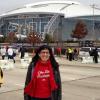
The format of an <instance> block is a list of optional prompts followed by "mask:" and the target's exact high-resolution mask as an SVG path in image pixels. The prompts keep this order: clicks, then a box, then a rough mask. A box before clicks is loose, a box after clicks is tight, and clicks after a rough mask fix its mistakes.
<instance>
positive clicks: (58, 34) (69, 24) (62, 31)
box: [0, 14, 100, 41]
mask: <svg viewBox="0 0 100 100" xmlns="http://www.w3.org/2000/svg"><path fill="white" fill-rule="evenodd" d="M53 16H54V14H19V15H14V16H7V17H2V18H1V19H0V34H3V35H7V34H8V33H9V32H15V33H19V34H23V35H27V34H28V33H30V32H32V31H35V32H36V33H37V34H38V35H39V36H40V37H42V36H43V34H44V32H45V26H46V25H47V24H48V23H49V21H50V20H51V19H52V17H53ZM59 16H60V17H59V18H58V17H57V18H58V20H59V21H58V23H57V24H55V25H58V27H56V28H55V29H56V30H55V31H54V33H53V36H54V38H55V39H56V40H57V41H62V40H63V41H67V40H70V39H73V37H72V36H71V34H72V31H73V30H74V29H75V26H76V24H77V22H78V21H79V20H82V21H83V22H84V23H85V25H86V28H87V31H88V33H87V35H86V36H85V37H84V38H82V39H83V40H91V39H92V40H95V39H96V40H100V16H94V17H93V16H84V17H74V18H64V16H62V15H59ZM55 21H57V20H55ZM53 23H54V21H53Z"/></svg>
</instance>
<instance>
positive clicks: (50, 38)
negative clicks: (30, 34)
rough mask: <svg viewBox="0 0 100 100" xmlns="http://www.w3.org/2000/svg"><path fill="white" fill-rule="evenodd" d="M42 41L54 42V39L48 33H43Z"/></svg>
mask: <svg viewBox="0 0 100 100" xmlns="http://www.w3.org/2000/svg"><path fill="white" fill-rule="evenodd" d="M44 42H47V43H50V42H54V39H53V37H52V36H51V35H50V34H45V38H44Z"/></svg>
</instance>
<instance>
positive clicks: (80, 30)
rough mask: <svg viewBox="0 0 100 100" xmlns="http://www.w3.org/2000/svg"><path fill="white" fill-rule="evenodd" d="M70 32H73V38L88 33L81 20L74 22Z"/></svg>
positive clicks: (80, 37) (81, 36) (79, 37)
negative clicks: (73, 27)
mask: <svg viewBox="0 0 100 100" xmlns="http://www.w3.org/2000/svg"><path fill="white" fill-rule="evenodd" d="M72 33H73V34H72V35H71V36H72V37H73V38H78V39H82V38H84V37H85V36H86V35H87V34H88V30H87V27H86V24H85V23H84V22H83V21H81V20H79V21H78V22H77V23H76V26H75V29H74V30H73V31H72Z"/></svg>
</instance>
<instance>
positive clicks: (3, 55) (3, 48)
mask: <svg viewBox="0 0 100 100" xmlns="http://www.w3.org/2000/svg"><path fill="white" fill-rule="evenodd" d="M0 53H1V55H2V60H4V59H5V56H6V48H5V47H4V46H2V47H1V52H0Z"/></svg>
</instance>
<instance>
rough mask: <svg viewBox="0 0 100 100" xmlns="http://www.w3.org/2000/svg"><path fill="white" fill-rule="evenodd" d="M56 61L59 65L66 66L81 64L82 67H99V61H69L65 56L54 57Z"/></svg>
mask: <svg viewBox="0 0 100 100" xmlns="http://www.w3.org/2000/svg"><path fill="white" fill-rule="evenodd" d="M56 60H57V62H58V63H59V64H60V65H63V66H66V65H69V66H82V67H94V68H100V63H97V64H96V63H82V62H81V61H79V60H78V61H75V60H73V61H69V60H67V59H66V58H65V57H56Z"/></svg>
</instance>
